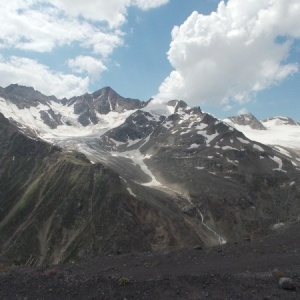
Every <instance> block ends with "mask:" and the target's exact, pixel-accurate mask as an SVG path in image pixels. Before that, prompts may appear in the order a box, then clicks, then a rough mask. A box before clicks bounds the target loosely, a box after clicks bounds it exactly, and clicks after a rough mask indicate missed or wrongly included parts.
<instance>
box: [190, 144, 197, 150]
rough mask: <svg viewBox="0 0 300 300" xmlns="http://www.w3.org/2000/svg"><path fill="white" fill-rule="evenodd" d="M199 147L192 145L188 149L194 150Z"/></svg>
mask: <svg viewBox="0 0 300 300" xmlns="http://www.w3.org/2000/svg"><path fill="white" fill-rule="evenodd" d="M199 147H200V145H198V144H192V145H191V146H190V147H189V148H188V149H195V148H199Z"/></svg>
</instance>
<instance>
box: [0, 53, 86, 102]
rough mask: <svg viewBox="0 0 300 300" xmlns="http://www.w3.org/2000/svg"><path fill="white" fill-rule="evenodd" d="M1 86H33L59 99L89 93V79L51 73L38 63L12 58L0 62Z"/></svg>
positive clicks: (26, 59) (21, 58)
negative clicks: (16, 84) (14, 84)
mask: <svg viewBox="0 0 300 300" xmlns="http://www.w3.org/2000/svg"><path fill="white" fill-rule="evenodd" d="M0 73H1V84H2V85H3V86H7V85H9V84H12V83H19V84H22V85H26V86H32V87H34V88H35V89H37V90H38V91H40V92H42V93H44V94H45V95H55V96H57V97H59V98H63V97H67V98H69V97H72V96H75V95H82V94H83V93H86V92H88V85H89V79H88V77H78V76H75V75H72V74H63V73H58V72H53V71H51V70H50V69H49V68H48V67H47V66H45V65H42V64H39V63H38V62H37V61H35V60H32V59H28V58H23V57H16V56H12V57H10V59H9V60H8V61H4V59H3V57H2V59H1V60H0Z"/></svg>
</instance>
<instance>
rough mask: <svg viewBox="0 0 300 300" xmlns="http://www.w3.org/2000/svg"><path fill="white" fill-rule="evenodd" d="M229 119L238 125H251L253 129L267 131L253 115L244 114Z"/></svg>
mask: <svg viewBox="0 0 300 300" xmlns="http://www.w3.org/2000/svg"><path fill="white" fill-rule="evenodd" d="M228 119H229V120H231V121H232V122H233V123H235V124H238V125H249V126H250V127H251V128H252V129H257V130H266V127H265V126H264V125H263V124H262V123H261V122H260V121H258V120H257V119H256V118H255V117H254V116H253V115H252V114H243V115H239V116H235V117H229V118H228Z"/></svg>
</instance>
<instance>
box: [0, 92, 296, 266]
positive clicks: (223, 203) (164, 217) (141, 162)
mask: <svg viewBox="0 0 300 300" xmlns="http://www.w3.org/2000/svg"><path fill="white" fill-rule="evenodd" d="M20 90H22V88H19V87H18V93H17V94H16V95H14V94H12V93H13V91H10V93H6V94H5V95H4V94H3V90H2V91H1V95H0V111H1V112H2V113H3V114H4V116H5V117H6V118H9V120H10V121H8V120H7V121H5V122H8V123H11V126H14V128H15V129H14V130H16V132H17V133H16V134H17V135H20V136H23V137H26V138H30V141H31V142H32V143H33V144H35V143H40V142H41V141H43V143H45V142H46V144H47V145H48V146H47V147H55V149H59V150H58V151H59V152H60V153H62V154H61V155H62V156H64V155H67V156H68V157H69V156H70V155H71V154H70V153H80V154H76V155H84V156H80V157H81V159H82V160H84V163H78V158H76V159H75V158H69V159H68V161H69V160H71V162H72V164H71V165H70V162H68V164H67V165H66V163H65V160H63V161H64V162H62V167H61V168H62V169H55V168H54V169H53V170H52V169H51V170H52V172H54V173H55V174H58V173H59V172H58V170H61V172H60V174H61V175H59V176H61V178H62V179H63V181H62V182H65V184H64V186H65V187H68V188H69V189H66V190H65V192H64V194H62V195H60V193H59V191H60V190H61V188H58V187H57V184H59V182H56V181H55V182H53V181H52V179H51V178H52V177H50V178H49V174H50V173H51V172H47V174H44V175H43V176H42V175H41V174H40V173H39V172H38V171H37V170H36V167H35V165H34V164H31V165H28V166H27V167H25V166H23V165H22V167H21V166H20V168H18V169H17V170H16V173H15V174H14V176H12V177H8V178H7V177H3V178H6V180H8V181H7V185H9V186H11V185H13V182H14V177H15V176H20V175H19V173H18V172H23V171H24V170H26V172H28V173H32V174H37V175H38V174H40V176H41V177H40V178H43V182H45V183H43V182H41V183H40V185H41V186H44V187H45V188H44V189H43V190H35V189H33V192H34V191H35V192H36V193H42V195H44V194H43V193H46V195H47V191H48V189H49V188H48V185H47V182H51V184H50V185H53V188H54V186H55V189H57V192H58V193H59V195H60V198H59V199H61V201H62V203H64V205H62V206H60V209H61V211H60V213H59V215H62V216H65V215H70V212H69V211H72V212H74V209H75V208H74V209H73V208H72V209H70V207H73V206H74V207H77V206H78V205H79V208H78V211H79V212H78V211H77V210H76V209H75V212H76V213H75V214H74V218H75V220H77V221H74V222H75V223H76V222H79V223H76V224H77V225H78V224H80V226H79V227H80V228H82V226H83V227H84V228H90V231H88V232H89V233H88V234H86V236H87V238H89V239H92V240H93V245H94V248H86V247H85V246H83V245H85V243H86V242H83V241H87V240H86V239H85V235H84V231H82V232H81V231H76V230H75V231H74V230H73V229H74V228H73V227H74V226H75V225H74V224H75V223H72V224H70V223H68V222H67V223H65V221H64V222H63V221H62V222H63V223H59V224H61V232H60V233H59V234H60V235H58V236H59V237H60V238H61V240H60V239H59V238H58V239H57V243H55V245H56V246H55V247H56V248H55V249H56V250H55V249H54V248H51V247H50V248H49V247H48V248H49V250H47V251H46V250H45V247H44V246H43V247H42V245H44V244H45V243H41V242H36V243H32V247H31V248H30V249H29V251H35V253H36V255H37V257H39V261H40V263H41V264H42V263H44V262H52V263H53V262H62V261H69V260H71V259H74V260H80V259H83V257H94V256H99V255H103V254H107V253H114V251H117V250H118V249H119V250H120V251H121V252H122V253H123V252H125V253H127V252H132V251H148V250H162V249H166V248H179V247H185V246H192V245H195V244H202V245H206V246H213V245H218V244H222V243H226V242H233V241H238V240H240V239H243V238H245V237H251V238H255V237H259V236H263V235H265V234H267V233H270V232H272V231H273V230H274V228H275V227H276V226H275V225H276V224H278V223H286V224H288V223H289V222H293V221H295V220H297V218H298V217H299V215H300V205H299V198H300V191H299V183H300V160H299V156H297V153H296V152H295V153H294V154H291V152H290V151H292V150H291V149H292V148H289V150H286V149H285V148H284V147H282V146H281V148H280V149H278V148H276V147H278V145H273V144H270V145H271V147H270V146H268V145H266V144H265V143H261V142H259V141H256V140H253V139H249V137H248V135H247V134H248V132H247V131H245V133H243V132H242V130H236V129H235V128H234V126H240V127H239V128H248V127H250V126H249V125H238V124H234V123H233V122H232V121H231V120H229V121H228V124H227V120H225V121H226V122H223V121H221V120H218V119H217V118H215V117H213V116H212V115H210V114H208V113H205V112H202V111H201V109H200V108H191V107H189V106H188V105H187V104H186V103H185V102H183V101H178V100H172V101H169V102H167V103H163V102H161V101H158V100H157V99H152V100H151V101H148V102H142V101H139V100H134V99H128V98H123V97H121V96H120V95H118V94H117V93H115V92H114V91H113V90H112V89H110V88H105V89H104V90H103V89H100V90H99V91H97V92H95V93H93V94H85V95H83V96H79V97H73V98H72V99H71V100H70V99H63V100H62V101H61V102H60V101H59V100H57V99H56V100H55V99H52V98H51V97H46V96H45V97H46V98H44V96H41V95H40V94H38V92H37V94H35V95H39V96H40V97H41V101H40V102H39V103H38V104H37V102H38V101H36V100H37V99H39V98H38V97H34V99H31V96H30V93H31V92H32V90H31V89H29V90H28V91H29V92H26V93H25V95H24V99H25V100H28V101H27V102H26V103H27V104H26V105H25V104H24V105H21V106H22V107H21V108H19V106H20V104H19V106H18V105H16V104H15V101H16V99H18V101H20V102H21V103H22V92H20ZM28 95H29V96H28ZM27 98H29V99H27ZM25 100H24V101H25ZM28 103H29V104H28ZM36 104H37V105H36ZM28 106H29V107H28ZM230 122H231V123H230ZM269 122H272V120H271V121H270V120H269V121H267V122H266V123H264V122H262V124H263V126H265V128H266V130H256V129H253V128H251V127H250V129H251V132H252V131H255V132H259V133H265V132H268V130H269V127H268V126H269V125H270V124H269ZM240 124H241V122H240ZM284 126H292V125H284ZM295 127H296V126H295ZM256 134H257V133H256ZM2 139H3V140H5V141H6V144H5V145H6V146H5V147H6V148H7V149H12V147H13V143H14V139H13V138H12V137H10V138H9V139H7V137H2ZM26 143H27V142H26ZM3 149H4V148H3ZM3 151H4V150H3ZM74 151H75V152H74ZM10 152H11V150H9V151H8V153H7V154H6V156H3V157H9V159H7V161H8V162H10V163H7V166H6V169H5V170H9V168H11V162H12V157H13V156H14V155H13V154H12V153H10ZM68 153H69V154H68ZM7 155H8V156H7ZM28 156H29V157H28V159H32V158H30V156H31V154H30V153H29V154H28ZM71 156H72V155H71ZM15 159H16V160H17V159H18V158H17V157H16V156H15ZM47 159H48V158H47V157H46V156H45V157H44V160H45V161H47ZM24 161H25V160H24ZM73 163H75V165H76V166H77V167H74V165H73ZM78 164H79V166H80V167H78ZM82 164H83V165H84V166H82ZM55 165H56V164H55ZM57 166H60V165H59V164H58V165H57ZM24 168H25V169H24ZM26 168H27V169H26ZM78 168H79V169H80V170H81V168H82V171H80V172H83V174H94V175H93V176H94V177H93V176H92V175H86V176H83V177H82V180H81V181H80V182H81V186H80V189H82V190H86V191H92V195H89V196H87V197H84V195H81V196H82V197H83V198H82V200H81V201H79V202H78V200H77V199H76V197H75V196H74V193H73V191H72V187H73V185H74V184H75V183H76V180H80V177H78ZM104 169H105V170H107V171H105V172H108V173H107V174H114V175H109V177H108V179H107V180H108V181H106V182H107V183H106V184H103V183H101V184H100V183H97V184H95V182H94V180H93V178H95V176H96V177H97V176H100V175H101V174H104V173H103V172H104V171H101V170H104ZM22 170H23V171H22ZM84 170H87V171H84ZM92 170H94V171H92ZM96 170H98V171H96ZM7 172H8V171H7ZM105 174H106V173H105ZM0 175H1V173H0ZM3 176H4V175H3ZM101 176H102V175H101ZM101 176H100V177H99V178H98V177H97V178H98V179H97V180H100V181H101V180H102V179H101V178H102V177H101ZM105 176H106V175H105ZM107 176H108V175H107ZM107 176H106V177H105V178H107ZM22 178H23V177H22ZM33 178H34V177H33ZM72 178H77V179H76V180H75V181H71V182H69V180H71V179H72ZM112 178H114V179H112ZM22 180H25V179H22ZM22 180H21V179H20V181H21V182H22ZM113 182H114V184H112V183H113ZM110 183H111V184H110ZM24 184H25V182H24ZM22 191H23V190H22ZM116 191H119V192H120V193H117V194H118V195H119V196H120V198H119V196H117V198H114V197H113V198H112V197H111V196H109V195H115V194H116ZM23 192H24V193H25V194H22V192H20V194H19V196H18V195H16V198H15V199H14V201H15V203H19V204H18V205H21V203H22V199H23V198H24V197H29V196H30V195H31V194H30V193H29V192H28V191H27V190H24V191H23ZM28 193H29V194H28ZM26 195H29V196H26ZM68 195H70V196H69V197H68ZM96 195H103V197H106V196H107V197H108V198H107V200H106V201H104V202H103V201H102V200H101V199H99V198H97V197H96ZM104 195H106V196H104ZM26 199H27V198H26ZM28 199H31V198H30V197H29V198H28ZM42 199H43V200H42V202H43V203H45V204H47V203H48V200H47V198H45V197H42ZM89 199H94V200H93V201H92V204H93V207H94V205H95V207H97V209H98V210H99V213H98V214H99V215H101V216H102V217H101V218H102V220H103V222H102V223H101V220H98V219H94V217H91V215H89V214H88V213H86V214H84V215H83V216H81V217H80V216H79V215H80V207H81V208H82V206H81V205H82V203H88V202H89ZM105 199H106V198H105ZM120 199H123V200H122V201H121V200H120ZM31 201H32V202H31ZM35 201H36V200H34V198H32V199H31V200H30V202H31V203H35V205H37V203H36V202H35ZM107 201H108V202H107ZM1 203H2V205H4V206H6V207H7V210H5V213H4V214H3V218H4V219H5V218H6V219H7V218H9V220H10V218H11V217H12V216H14V215H15V209H14V208H13V207H10V206H9V204H8V202H7V200H6V199H4V198H3V199H2V202H1ZM78 203H79V204H78ZM116 204H117V205H116ZM38 207H39V205H38ZM86 207H88V208H86ZM86 207H85V209H86V212H89V213H90V212H91V203H90V204H86ZM107 207H110V208H112V207H114V209H112V210H111V211H113V215H114V216H115V217H116V216H121V217H120V220H122V221H120V222H121V223H122V226H124V228H123V229H122V226H121V227H118V229H117V230H114V229H113V224H115V222H118V221H117V220H118V219H115V218H114V217H110V216H111V214H110V213H108V215H106V214H105V212H107ZM31 208H32V207H31ZM54 210H55V209H54V208H53V207H52V208H51V209H49V210H48V213H49V215H48V216H47V218H48V219H47V218H46V217H45V216H44V217H43V218H41V215H40V211H42V210H40V209H34V211H32V210H28V211H27V213H25V219H22V220H23V221H22V222H28V224H30V220H31V219H32V218H34V219H35V220H36V219H37V220H42V219H43V220H49V223H46V224H45V223H41V221H39V222H37V224H39V226H40V227H41V228H44V231H43V234H41V233H39V232H37V231H33V232H32V231H28V232H30V233H31V236H32V238H35V239H36V240H37V241H39V237H40V238H41V236H43V238H42V241H46V240H49V239H51V234H52V231H51V230H47V228H48V227H49V226H50V229H51V226H52V225H51V224H52V223H51V221H50V219H49V218H50V216H55V215H56V214H55V213H54ZM100 211H101V214H100ZM71 215H72V214H71ZM93 216H94V215H93ZM77 218H79V219H77ZM62 219H63V220H64V218H62ZM79 220H80V221H79ZM91 220H94V222H96V223H95V224H96V225H95V224H94V225H93V224H92V223H91ZM0 222H1V220H0ZM20 222H21V221H20ZM0 224H1V223H0ZM26 224H27V223H26ZM47 224H48V225H47ZM132 224H135V225H134V227H136V230H138V232H139V233H136V234H137V236H139V241H137V240H136V239H135V238H134V237H133V236H132V235H131V234H130V232H131V230H132V227H131V226H133V225H132ZM77 225H76V226H77ZM0 226H1V225H0ZM76 226H75V228H78V227H76ZM101 226H102V227H101ZM274 226H275V227H274ZM25 227H26V226H25ZM3 228H4V227H3ZM11 228H14V226H12V227H11ZM26 228H27V227H26ZM100 228H102V229H103V228H107V232H105V231H101V230H102V229H101V230H100ZM0 230H1V227H0ZM12 230H13V229H12ZM57 230H58V229H57ZM103 230H104V229H103ZM3 232H4V231H3ZM26 232H27V230H25V233H26ZM54 232H56V231H54ZM99 232H100V233H99ZM27 234H28V233H27ZM0 235H1V234H0ZM12 235H13V236H14V237H15V239H14V244H12V243H11V242H12V240H10V239H9V237H8V236H6V235H5V234H4V233H2V240H3V246H2V248H1V253H4V254H7V253H13V255H15V256H17V255H19V256H20V257H22V260H25V259H26V257H27V256H28V255H29V252H26V253H25V252H24V253H25V254H22V253H20V251H19V250H17V249H19V248H18V247H20V245H21V244H22V243H26V239H25V240H24V236H21V235H20V233H19V232H15V233H12ZM25 237H26V234H25ZM112 237H114V238H113V239H112ZM111 241H112V242H111ZM60 243H61V244H60ZM66 243H67V244H66ZM128 243H129V244H128ZM130 243H132V244H130ZM12 245H15V248H14V246H12ZM11 247H12V248H11ZM61 247H66V248H63V249H68V250H66V252H64V254H65V255H62V256H58V257H57V256H55V253H56V252H55V251H60V250H61V249H62V248H61ZM48 248H47V249H48ZM12 249H14V251H11V250H12ZM42 250H43V251H44V252H43V251H42ZM68 251H71V252H72V253H73V255H71V256H68V255H67V253H68ZM41 257H43V258H41ZM55 257H56V259H54V258H55ZM71 257H72V258H71Z"/></svg>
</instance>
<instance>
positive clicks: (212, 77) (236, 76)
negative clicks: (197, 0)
mask: <svg viewBox="0 0 300 300" xmlns="http://www.w3.org/2000/svg"><path fill="white" fill-rule="evenodd" d="M280 37H281V38H283V37H284V38H285V39H282V40H283V42H281V43H279V42H276V39H278V38H280ZM298 38H300V2H299V0H289V1H286V0H272V1H270V0H260V1H252V0H243V1H240V0H229V1H227V3H226V4H225V2H224V1H221V2H220V3H219V5H218V9H217V11H216V12H212V13H211V14H210V15H202V14H199V13H197V12H193V13H192V14H191V16H190V17H189V18H188V19H187V20H186V21H185V22H184V24H182V25H181V26H180V27H174V29H173V31H172V42H171V45H170V49H169V51H168V59H169V61H170V63H171V65H172V66H173V67H174V69H175V70H174V71H172V72H171V74H170V75H169V76H168V77H167V78H166V79H165V80H164V82H163V83H162V84H161V86H160V88H159V94H158V95H157V96H158V97H160V98H163V99H174V98H176V99H184V100H187V101H190V102H191V103H193V104H199V103H201V102H202V103H203V102H211V103H215V104H218V103H222V104H225V105H228V102H229V101H230V100H235V101H238V102H241V103H243V102H246V101H248V100H249V97H251V94H252V93H255V92H258V91H261V90H263V89H265V88H267V87H269V86H270V85H273V84H276V83H279V82H280V81H282V80H284V79H285V78H286V77H287V76H289V75H291V74H293V73H295V72H297V71H298V65H297V64H295V63H287V62H286V58H287V57H288V55H289V51H290V49H291V46H292V42H293V40H294V39H298Z"/></svg>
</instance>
